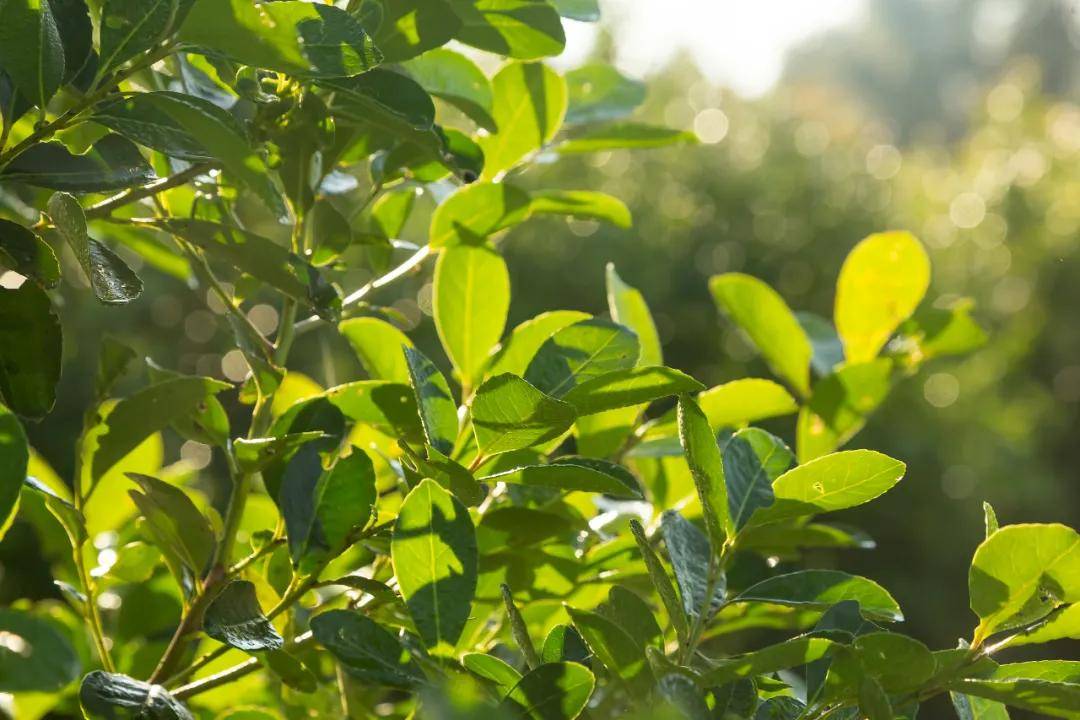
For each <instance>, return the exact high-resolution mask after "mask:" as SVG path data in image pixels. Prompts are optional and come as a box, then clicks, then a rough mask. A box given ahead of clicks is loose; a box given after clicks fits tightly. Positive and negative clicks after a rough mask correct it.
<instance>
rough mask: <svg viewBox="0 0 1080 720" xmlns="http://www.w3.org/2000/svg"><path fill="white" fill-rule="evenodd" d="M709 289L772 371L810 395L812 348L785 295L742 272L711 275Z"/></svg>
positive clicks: (798, 390)
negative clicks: (782, 295) (781, 295)
mask: <svg viewBox="0 0 1080 720" xmlns="http://www.w3.org/2000/svg"><path fill="white" fill-rule="evenodd" d="M709 290H710V291H711V292H712V295H713V299H714V300H715V301H716V304H717V306H718V307H719V308H720V309H721V310H722V311H723V312H724V313H726V314H727V315H728V317H730V318H731V320H732V322H734V323H735V324H736V325H738V326H739V328H741V329H742V330H743V332H745V333H746V334H747V336H748V337H749V338H750V340H751V341H752V342H753V343H754V345H755V346H757V348H758V350H759V351H760V352H761V354H762V356H763V357H764V358H765V361H766V362H767V363H768V364H769V366H770V367H771V368H772V370H773V372H775V373H776V374H777V375H779V376H780V377H781V378H783V379H784V380H786V381H787V382H788V383H789V384H790V385H791V387H792V388H794V389H795V391H796V392H797V393H799V394H800V395H802V396H806V395H809V394H810V356H811V354H812V352H813V351H812V349H811V347H810V340H809V339H808V338H807V337H806V333H805V332H804V331H803V329H802V326H801V325H799V321H798V320H796V319H795V315H794V314H793V313H792V312H791V309H790V308H789V307H788V306H787V303H785V302H784V299H783V298H781V297H780V295H779V294H778V293H777V292H776V291H775V290H773V289H772V288H771V287H769V286H768V285H766V284H765V283H764V282H762V281H761V280H758V279H757V278H755V277H751V276H749V275H743V274H741V273H726V274H724V275H716V276H714V277H713V278H711V279H710V280H709Z"/></svg>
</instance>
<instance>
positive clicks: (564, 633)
mask: <svg viewBox="0 0 1080 720" xmlns="http://www.w3.org/2000/svg"><path fill="white" fill-rule="evenodd" d="M589 656H590V653H589V648H588V647H587V646H586V645H585V641H584V640H583V639H582V638H581V635H580V634H578V631H577V630H575V629H574V628H573V627H572V626H570V625H556V626H555V627H553V628H551V632H549V633H548V635H547V637H546V638H544V648H543V650H541V651H540V660H541V661H542V662H544V663H557V662H566V661H570V662H578V663H585V662H588V660H589Z"/></svg>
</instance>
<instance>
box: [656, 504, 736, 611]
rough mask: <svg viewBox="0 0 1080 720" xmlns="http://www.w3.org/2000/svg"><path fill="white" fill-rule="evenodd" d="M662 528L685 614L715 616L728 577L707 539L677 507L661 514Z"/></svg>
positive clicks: (724, 591)
mask: <svg viewBox="0 0 1080 720" xmlns="http://www.w3.org/2000/svg"><path fill="white" fill-rule="evenodd" d="M660 531H661V532H662V533H663V535H664V544H665V545H667V550H668V557H669V558H670V559H671V567H672V568H674V570H675V581H676V582H677V583H678V585H679V595H680V596H681V597H682V604H683V611H684V612H685V613H686V616H687V617H688V618H690V619H691V620H695V619H696V618H698V617H699V616H700V615H701V614H702V612H704V613H705V616H706V619H708V618H710V617H712V616H713V614H715V612H716V610H717V608H718V607H719V606H720V604H721V603H723V602H724V597H725V596H726V595H727V579H726V578H725V576H724V571H723V570H721V569H719V568H717V567H716V564H715V562H714V561H713V559H712V558H713V551H712V548H711V547H710V546H709V540H708V538H706V537H705V535H704V534H703V533H702V532H701V531H700V530H698V529H697V527H696V526H695V525H693V524H692V523H690V522H689V521H688V520H686V519H685V518H684V517H683V516H682V515H680V514H679V513H677V512H675V511H674V510H665V511H664V514H663V515H661V516H660ZM710 573H711V578H710ZM710 591H711V592H710Z"/></svg>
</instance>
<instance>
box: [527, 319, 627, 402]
mask: <svg viewBox="0 0 1080 720" xmlns="http://www.w3.org/2000/svg"><path fill="white" fill-rule="evenodd" d="M640 352H641V350H640V345H639V344H638V339H637V336H636V335H634V333H632V332H631V331H630V330H628V329H626V328H625V327H623V326H622V325H617V324H615V323H613V322H610V321H608V320H602V319H600V318H589V319H587V320H582V321H580V322H576V323H574V324H573V325H569V326H567V327H564V328H562V329H561V330H558V331H556V332H555V333H554V334H553V335H552V336H551V337H549V338H548V339H547V340H545V341H544V343H543V344H542V345H541V346H540V349H539V350H537V351H536V355H535V356H534V357H533V359H532V360H531V361H530V362H529V365H528V367H527V368H526V370H525V379H526V380H528V381H529V383H531V384H532V385H533V386H535V387H536V388H538V389H539V390H540V391H541V392H545V393H547V394H548V395H551V396H553V397H556V398H561V397H563V396H564V395H566V394H567V393H568V392H570V390H572V389H573V388H574V387H576V386H577V385H580V384H581V383H584V382H585V381H587V380H591V379H592V378H595V377H599V376H601V375H604V374H606V373H609V372H614V371H616V370H628V369H629V368H631V367H633V366H634V364H635V363H636V362H637V358H638V355H639V354H640Z"/></svg>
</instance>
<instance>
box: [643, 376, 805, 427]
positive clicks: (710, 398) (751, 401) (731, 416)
mask: <svg viewBox="0 0 1080 720" xmlns="http://www.w3.org/2000/svg"><path fill="white" fill-rule="evenodd" d="M697 403H698V406H699V407H700V408H701V411H702V412H703V413H705V417H707V418H708V419H709V425H710V426H711V427H712V429H713V430H716V431H719V430H722V429H724V428H739V427H743V426H745V425H748V424H750V423H754V422H758V421H759V420H766V419H768V418H773V417H780V416H783V415H790V414H791V413H794V412H798V410H799V405H798V403H797V402H795V398H793V397H791V393H789V392H788V391H787V390H785V389H784V387H783V386H782V385H780V384H778V383H775V382H773V381H772V380H764V379H762V378H742V379H739V380H732V381H731V382H728V383H724V384H723V385H717V386H716V387H713V388H709V389H708V390H706V391H705V392H703V393H701V394H700V395H698V396H697ZM675 415H676V413H675V411H674V410H672V411H671V412H669V413H667V414H666V415H664V416H663V417H662V418H661V419H659V420H657V421H656V422H655V423H652V424H651V425H650V428H649V432H648V434H647V436H648V437H662V436H665V435H671V434H674V433H675V432H676V430H675V422H676V417H675Z"/></svg>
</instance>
